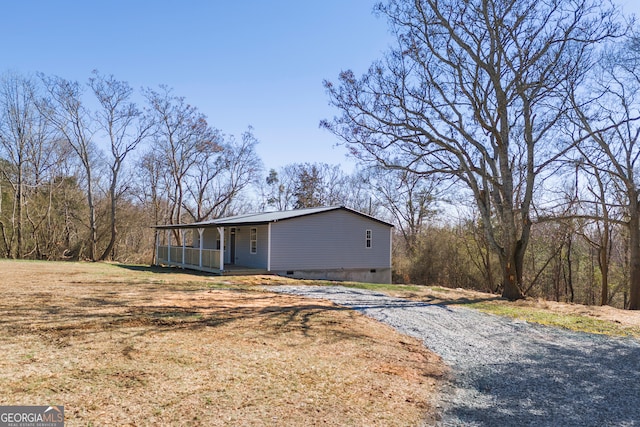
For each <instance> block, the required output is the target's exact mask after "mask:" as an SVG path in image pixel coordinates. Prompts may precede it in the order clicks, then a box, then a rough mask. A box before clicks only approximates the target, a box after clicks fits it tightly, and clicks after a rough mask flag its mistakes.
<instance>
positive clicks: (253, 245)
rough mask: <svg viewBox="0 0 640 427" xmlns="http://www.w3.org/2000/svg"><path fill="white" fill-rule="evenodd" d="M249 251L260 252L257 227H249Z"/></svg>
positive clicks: (252, 252)
mask: <svg viewBox="0 0 640 427" xmlns="http://www.w3.org/2000/svg"><path fill="white" fill-rule="evenodd" d="M249 253H251V254H257V253H258V229H257V228H256V227H252V228H250V229H249Z"/></svg>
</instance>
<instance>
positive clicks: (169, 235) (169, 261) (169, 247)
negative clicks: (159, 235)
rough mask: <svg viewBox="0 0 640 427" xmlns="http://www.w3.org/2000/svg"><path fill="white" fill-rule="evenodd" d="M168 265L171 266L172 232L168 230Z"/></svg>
mask: <svg viewBox="0 0 640 427" xmlns="http://www.w3.org/2000/svg"><path fill="white" fill-rule="evenodd" d="M167 265H171V230H170V229H167Z"/></svg>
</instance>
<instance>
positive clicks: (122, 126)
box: [89, 71, 151, 260]
mask: <svg viewBox="0 0 640 427" xmlns="http://www.w3.org/2000/svg"><path fill="white" fill-rule="evenodd" d="M89 85H90V86H91V89H92V90H93V93H94V95H95V96H96V98H97V99H98V101H99V103H100V107H101V109H100V110H99V111H98V113H97V116H96V121H97V123H98V124H99V126H100V128H101V129H102V131H104V132H105V134H106V135H107V137H108V139H109V143H110V147H111V150H110V152H111V156H112V157H111V162H110V165H109V169H110V172H111V177H110V183H109V201H110V205H111V206H110V219H109V223H110V227H109V228H110V234H111V237H110V239H109V243H108V244H107V247H106V248H105V249H104V251H103V252H102V255H100V260H105V259H107V257H109V256H110V253H111V251H112V250H113V247H114V245H115V243H116V239H117V236H118V229H117V227H116V225H117V211H118V210H117V202H118V198H119V177H120V172H121V170H122V166H123V163H124V162H125V159H126V158H127V155H128V154H129V153H131V152H132V151H133V150H135V149H136V148H137V147H138V145H139V144H140V143H141V142H142V141H143V140H144V138H146V136H147V135H148V134H149V130H150V129H151V122H150V121H148V120H143V119H142V112H141V111H140V110H138V108H137V107H136V105H135V104H134V103H133V102H131V95H132V93H133V89H132V88H131V86H129V84H128V83H126V82H123V81H119V80H116V79H115V78H114V77H113V76H112V75H111V76H103V75H100V74H99V73H98V72H97V71H94V72H93V77H92V78H90V79H89Z"/></svg>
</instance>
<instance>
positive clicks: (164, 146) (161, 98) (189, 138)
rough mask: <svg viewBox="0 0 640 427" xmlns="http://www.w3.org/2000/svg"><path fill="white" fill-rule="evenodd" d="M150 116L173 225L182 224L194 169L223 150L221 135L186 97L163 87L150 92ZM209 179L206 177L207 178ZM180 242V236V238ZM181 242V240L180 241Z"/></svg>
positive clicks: (148, 98) (148, 95)
mask: <svg viewBox="0 0 640 427" xmlns="http://www.w3.org/2000/svg"><path fill="white" fill-rule="evenodd" d="M144 94H145V97H146V98H147V101H148V104H149V111H148V114H149V115H150V116H151V117H152V118H153V121H154V123H155V128H154V133H153V142H154V144H153V148H152V150H158V151H159V152H160V155H159V156H158V157H157V158H159V159H161V160H162V161H163V165H162V166H163V167H164V170H165V171H166V174H167V175H168V178H169V181H170V186H171V188H170V189H169V194H168V195H167V198H168V200H169V201H170V211H169V218H168V220H169V223H171V224H179V223H181V222H182V221H183V220H184V218H183V213H184V211H183V209H184V206H185V197H186V195H187V186H186V185H187V180H188V177H189V174H190V173H193V172H194V167H195V165H197V164H198V163H202V162H203V157H204V158H209V156H212V155H214V154H216V153H218V152H219V151H220V150H221V147H220V145H219V143H220V139H219V136H220V135H219V132H217V131H216V130H214V129H212V128H211V127H210V126H209V124H208V123H207V120H206V118H205V116H204V115H203V114H201V113H200V112H198V109H197V108H196V107H193V106H191V105H189V104H187V103H186V101H185V99H184V98H183V97H179V96H175V95H173V94H172V91H171V89H169V88H168V87H166V86H161V87H160V91H155V90H152V89H147V90H146V91H145V93H144ZM205 180H206V177H205ZM176 237H177V238H178V239H179V237H178V236H177V235H176ZM178 241H179V240H178Z"/></svg>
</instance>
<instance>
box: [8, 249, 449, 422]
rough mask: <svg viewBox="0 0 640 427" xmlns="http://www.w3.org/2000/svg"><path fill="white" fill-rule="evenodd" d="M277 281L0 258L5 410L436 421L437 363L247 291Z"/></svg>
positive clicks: (300, 304) (353, 325)
mask: <svg viewBox="0 0 640 427" xmlns="http://www.w3.org/2000/svg"><path fill="white" fill-rule="evenodd" d="M165 271H166V270H165ZM280 280H281V279H276V278H269V277H262V278H251V279H248V278H243V279H235V278H212V277H209V276H199V275H191V274H183V273H179V272H170V273H167V272H159V271H149V270H148V269H136V268H133V269H131V268H122V267H118V266H114V265H108V264H83V263H45V262H17V261H6V260H3V261H0V293H1V295H2V299H1V300H0V329H1V331H0V344H1V348H2V352H3V357H2V358H0V390H2V393H0V404H3V405H17V404H23V405H46V404H60V405H64V406H65V414H66V421H67V425H69V426H75V425H101V426H103V425H139V426H141V425H320V424H322V425H417V424H420V423H421V422H422V421H424V420H425V418H426V419H427V420H428V419H430V417H433V416H434V412H433V409H432V408H431V407H430V403H429V402H430V400H431V398H432V396H433V394H434V391H435V390H436V388H437V386H438V383H439V381H440V380H441V379H443V376H444V375H446V370H445V368H444V365H443V364H442V362H441V360H440V359H439V358H438V357H437V356H435V355H433V354H432V353H429V352H428V351H426V350H425V349H424V348H423V347H422V345H420V343H419V342H417V341H416V340H413V339H411V338H407V337H405V336H402V335H399V334H397V333H396V332H394V331H393V330H391V329H390V328H388V327H386V326H384V325H382V324H380V323H377V322H375V321H372V320H370V319H368V318H365V317H363V316H360V315H358V314H356V313H354V312H352V311H349V310H345V309H341V308H338V307H336V306H333V305H330V304H329V303H324V302H319V301H315V300H305V299H300V298H296V297H291V296H283V295H275V294H272V293H267V292H262V291H259V290H257V289H256V290H253V289H251V285H252V284H263V283H266V284H271V283H280ZM282 280H284V281H286V280H287V279H282ZM222 282H224V283H222ZM236 282H237V283H240V282H242V286H241V288H237V285H236ZM220 283H222V285H223V286H227V285H229V286H228V287H230V288H236V289H218V288H216V284H218V286H219V284H220ZM431 419H432V418H431Z"/></svg>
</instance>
